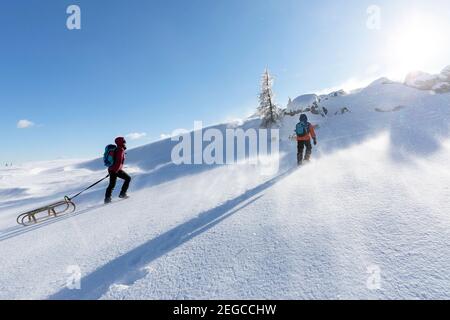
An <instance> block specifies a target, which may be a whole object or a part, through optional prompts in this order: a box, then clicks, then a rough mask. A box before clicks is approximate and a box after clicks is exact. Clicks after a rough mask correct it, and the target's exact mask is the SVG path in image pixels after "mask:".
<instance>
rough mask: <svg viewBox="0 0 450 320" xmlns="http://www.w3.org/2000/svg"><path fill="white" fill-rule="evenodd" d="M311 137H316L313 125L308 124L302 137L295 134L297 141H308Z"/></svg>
mask: <svg viewBox="0 0 450 320" xmlns="http://www.w3.org/2000/svg"><path fill="white" fill-rule="evenodd" d="M311 138H313V139H316V131H315V130H314V126H313V125H312V124H309V132H308V134H306V135H304V136H303V137H300V136H297V141H309V140H311Z"/></svg>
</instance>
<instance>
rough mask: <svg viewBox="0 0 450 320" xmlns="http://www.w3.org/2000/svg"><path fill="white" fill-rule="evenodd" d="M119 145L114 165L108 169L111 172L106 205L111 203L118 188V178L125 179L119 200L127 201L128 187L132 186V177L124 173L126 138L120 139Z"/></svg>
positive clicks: (117, 143) (117, 139)
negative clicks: (115, 189) (112, 196)
mask: <svg viewBox="0 0 450 320" xmlns="http://www.w3.org/2000/svg"><path fill="white" fill-rule="evenodd" d="M115 143H116V145H117V149H116V151H115V153H114V165H113V166H112V167H110V168H109V169H108V171H109V186H108V189H106V194H105V203H110V202H111V195H112V192H113V190H114V188H115V187H116V182H117V178H120V179H123V180H124V183H123V186H122V190H121V191H120V195H119V198H121V199H127V198H128V195H127V191H128V187H129V186H130V182H131V177H130V176H129V175H128V174H127V173H126V172H125V171H123V165H124V163H125V150H127V146H126V144H127V142H126V141H125V138H123V137H118V138H116V141H115Z"/></svg>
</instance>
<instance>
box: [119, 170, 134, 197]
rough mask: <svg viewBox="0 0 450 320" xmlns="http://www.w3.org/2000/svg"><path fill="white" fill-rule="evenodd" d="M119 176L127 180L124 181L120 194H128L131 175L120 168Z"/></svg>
mask: <svg viewBox="0 0 450 320" xmlns="http://www.w3.org/2000/svg"><path fill="white" fill-rule="evenodd" d="M117 176H118V177H119V178H120V179H123V180H125V182H124V183H123V186H122V190H121V191H120V194H121V195H126V194H127V191H128V188H129V186H130V182H131V177H130V176H129V175H128V174H127V173H126V172H125V171H123V170H120V171H119V172H117Z"/></svg>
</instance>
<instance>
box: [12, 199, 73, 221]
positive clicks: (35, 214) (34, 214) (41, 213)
mask: <svg viewBox="0 0 450 320" xmlns="http://www.w3.org/2000/svg"><path fill="white" fill-rule="evenodd" d="M75 210H76V206H75V203H73V202H72V200H71V199H69V197H64V200H63V201H59V202H56V203H53V204H50V205H48V206H44V207H41V208H38V209H34V210H32V211H28V212H25V213H22V214H21V215H19V216H18V217H17V223H18V224H21V225H23V226H30V225H32V224H36V223H39V222H42V221H45V220H47V219H50V218H53V217H59V216H62V215H65V214H68V213H72V212H74V211H75Z"/></svg>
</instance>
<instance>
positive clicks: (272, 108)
mask: <svg viewBox="0 0 450 320" xmlns="http://www.w3.org/2000/svg"><path fill="white" fill-rule="evenodd" d="M272 84H273V78H272V77H271V76H270V73H269V70H267V69H266V71H265V72H264V73H263V75H262V77H261V93H260V94H259V107H258V114H259V115H260V116H261V119H262V122H261V127H263V128H270V127H272V126H273V125H275V124H276V123H277V122H278V121H279V120H280V118H281V109H280V108H279V107H278V106H277V105H276V104H275V102H274V95H273V92H272Z"/></svg>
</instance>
